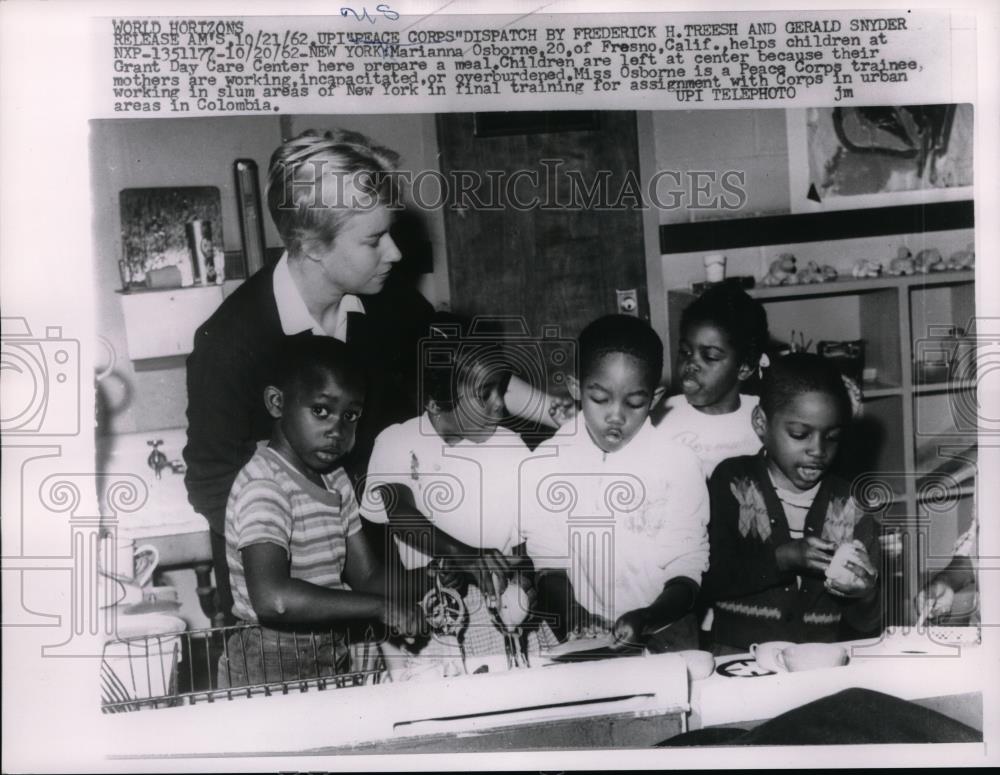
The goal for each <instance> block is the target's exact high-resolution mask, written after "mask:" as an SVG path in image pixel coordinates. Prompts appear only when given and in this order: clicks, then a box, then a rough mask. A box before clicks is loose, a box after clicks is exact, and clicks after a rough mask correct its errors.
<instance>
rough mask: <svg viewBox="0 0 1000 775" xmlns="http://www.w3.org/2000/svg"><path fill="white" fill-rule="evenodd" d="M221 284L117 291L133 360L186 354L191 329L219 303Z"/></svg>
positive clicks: (204, 319) (188, 348)
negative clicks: (126, 291)
mask: <svg viewBox="0 0 1000 775" xmlns="http://www.w3.org/2000/svg"><path fill="white" fill-rule="evenodd" d="M222 297H223V290H222V286H221V285H204V286H192V287H190V288H172V289H170V290H162V291H159V290H158V291H130V292H128V293H120V294H119V296H118V298H119V299H121V304H122V313H123V315H124V316H125V336H126V338H127V339H128V354H129V358H131V359H132V360H133V361H139V360H143V359H148V358H167V357H171V356H176V355H187V354H188V353H190V352H191V347H192V344H193V343H194V332H195V330H196V329H197V328H198V326H200V325H201V324H202V323H204V322H205V321H206V320H208V318H209V316H210V315H211V314H212V313H213V312H214V311H215V309H216V307H218V306H219V305H220V304H221V303H222Z"/></svg>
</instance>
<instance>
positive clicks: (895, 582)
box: [667, 271, 977, 624]
mask: <svg viewBox="0 0 1000 775" xmlns="http://www.w3.org/2000/svg"><path fill="white" fill-rule="evenodd" d="M749 293H750V295H751V296H753V297H754V298H756V299H758V300H759V301H760V302H761V303H762V304H763V305H764V308H765V309H766V311H767V316H768V325H769V327H770V330H771V336H772V337H774V338H775V339H778V340H788V338H789V336H790V333H791V331H793V330H794V331H796V332H803V335H804V337H805V340H806V341H807V342H808V341H809V340H810V339H811V340H812V341H813V342H817V341H820V340H824V339H826V340H852V339H864V340H865V343H866V352H865V366H866V378H865V380H864V384H863V385H862V391H863V394H864V414H863V417H862V418H861V419H860V420H859V421H858V422H857V423H855V426H854V427H853V428H852V431H851V433H850V434H848V436H847V438H846V439H845V443H844V445H843V447H842V449H841V454H840V455H839V460H838V464H839V465H840V466H841V470H842V472H843V473H844V474H845V475H847V476H848V477H850V478H851V479H852V480H853V482H854V485H855V492H856V494H857V495H858V496H859V497H861V498H862V499H863V500H866V501H867V502H868V504H869V506H870V507H872V508H873V509H874V510H875V511H876V512H878V513H879V516H880V517H881V521H882V525H883V528H884V535H883V541H882V543H883V548H884V550H885V567H884V568H883V572H884V578H885V580H886V582H887V584H886V586H887V589H888V592H889V598H888V600H887V604H888V611H887V615H888V617H889V623H892V624H907V623H909V622H910V620H911V618H912V604H911V602H910V601H911V600H912V599H913V595H914V594H915V592H916V590H917V588H918V584H920V583H922V581H923V578H924V575H925V574H926V573H928V572H933V571H935V570H937V569H939V568H941V567H944V565H946V564H947V563H948V560H949V559H950V557H951V553H952V548H953V546H954V542H955V539H956V537H957V536H958V535H959V534H960V533H961V531H962V530H963V529H964V528H965V526H967V525H968V523H969V520H970V519H971V512H972V508H973V498H974V478H975V471H976V453H977V450H976V425H977V418H976V392H975V391H976V387H975V385H976V383H975V347H974V340H971V339H962V338H960V337H955V336H954V335H953V334H954V330H953V329H955V328H959V329H967V328H968V327H970V326H971V325H972V323H973V321H974V316H975V273H974V272H973V271H958V272H941V273H936V274H927V275H923V274H921V275H913V276H909V277H881V278H875V279H867V280H853V279H844V280H839V281H835V282H831V283H822V284H815V285H793V286H779V287H770V288H764V287H762V288H755V289H752V290H751V291H749ZM693 299H694V296H693V295H692V294H691V293H690V292H688V291H685V290H671V291H668V292H667V330H668V338H669V342H668V343H667V347H668V351H669V352H676V346H677V341H678V337H679V323H680V315H681V312H682V311H683V310H684V308H685V307H686V306H687V305H688V304H689V303H690V302H691V301H692V300H693Z"/></svg>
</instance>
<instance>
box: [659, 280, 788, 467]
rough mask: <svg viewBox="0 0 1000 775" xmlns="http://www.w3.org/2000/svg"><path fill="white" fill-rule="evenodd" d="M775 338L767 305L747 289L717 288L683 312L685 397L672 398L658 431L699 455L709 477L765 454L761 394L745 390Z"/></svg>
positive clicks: (680, 367) (680, 369)
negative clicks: (754, 419) (734, 460)
mask: <svg viewBox="0 0 1000 775" xmlns="http://www.w3.org/2000/svg"><path fill="white" fill-rule="evenodd" d="M768 339H769V337H768V330H767V313H765V312H764V307H763V306H762V305H761V303H760V302H758V301H756V300H755V299H752V298H750V296H748V295H747V293H746V292H745V291H744V290H742V289H741V288H737V287H733V286H730V285H726V284H724V285H719V286H715V287H713V288H709V289H708V290H707V291H705V292H704V293H703V294H702V295H701V296H699V297H698V298H697V299H695V300H694V301H693V302H692V303H691V304H690V305H688V306H687V307H686V308H685V309H684V312H682V313H681V325H680V341H679V343H678V348H677V375H678V377H679V378H680V387H681V390H682V391H683V392H682V393H681V394H680V395H676V396H671V397H670V398H668V399H667V401H666V407H665V409H666V414H665V415H664V416H663V418H662V419H661V420H660V422H659V423H658V424H657V426H656V427H657V430H659V431H660V432H661V433H664V434H665V435H667V436H669V437H670V438H672V439H674V440H675V441H678V442H680V443H681V444H683V445H684V446H686V447H689V448H690V449H691V451H692V452H694V453H695V455H697V456H698V459H699V460H700V461H701V466H702V470H703V472H704V474H705V479H706V480H707V479H708V478H709V477H710V476H711V475H712V471H714V470H715V467H716V466H717V465H718V464H719V463H720V462H721V461H722V460H724V459H725V458H727V457H737V456H739V455H752V454H754V453H756V452H757V451H758V450H759V449H760V439H759V438H758V437H757V434H756V433H754V430H753V424H752V423H751V419H750V418H751V414H752V413H753V410H754V407H756V406H757V397H756V396H752V395H746V394H745V393H744V391H743V388H744V386H745V385H746V384H747V382H748V381H749V380H750V379H751V378H752V377H754V376H755V375H756V374H757V373H758V371H759V369H760V367H761V364H762V363H766V358H767V356H766V355H765V352H764V351H765V348H766V347H767V344H768Z"/></svg>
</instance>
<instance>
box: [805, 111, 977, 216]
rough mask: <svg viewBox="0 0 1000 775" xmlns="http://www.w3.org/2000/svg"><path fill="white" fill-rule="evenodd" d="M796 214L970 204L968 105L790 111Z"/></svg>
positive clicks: (971, 182) (971, 117)
mask: <svg viewBox="0 0 1000 775" xmlns="http://www.w3.org/2000/svg"><path fill="white" fill-rule="evenodd" d="M786 121H787V128H788V156H789V164H788V169H789V186H790V191H791V210H792V212H793V213H810V212H822V211H826V210H845V209H856V208H869V207H891V206H894V205H912V204H927V203H931V202H946V201H954V200H960V199H972V185H973V179H972V160H973V147H972V135H973V107H972V105H970V104H959V105H955V104H948V105H908V106H877V107H864V106H851V107H835V108H806V109H791V110H788V111H786Z"/></svg>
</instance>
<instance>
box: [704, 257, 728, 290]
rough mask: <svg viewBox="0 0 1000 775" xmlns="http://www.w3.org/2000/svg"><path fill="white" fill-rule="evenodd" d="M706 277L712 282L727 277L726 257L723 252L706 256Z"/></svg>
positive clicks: (718, 281)
mask: <svg viewBox="0 0 1000 775" xmlns="http://www.w3.org/2000/svg"><path fill="white" fill-rule="evenodd" d="M705 279H706V280H707V281H708V282H710V283H721V282H722V281H723V280H725V279H726V257H725V256H724V255H722V254H721V253H709V254H708V255H707V256H705Z"/></svg>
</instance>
